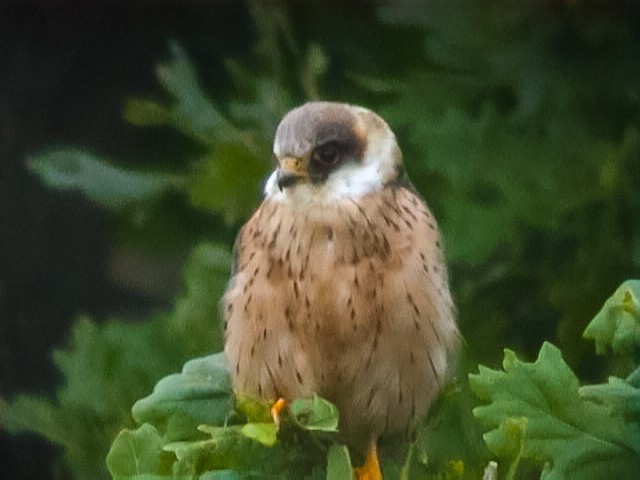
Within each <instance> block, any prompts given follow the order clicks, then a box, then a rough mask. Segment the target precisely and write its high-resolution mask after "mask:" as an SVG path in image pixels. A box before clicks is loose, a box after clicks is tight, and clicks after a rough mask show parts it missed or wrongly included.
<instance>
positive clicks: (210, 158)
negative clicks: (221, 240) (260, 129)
mask: <svg viewBox="0 0 640 480" xmlns="http://www.w3.org/2000/svg"><path fill="white" fill-rule="evenodd" d="M266 155H268V152H267V151H266V150H265V158H264V159H258V158H257V157H255V156H254V154H253V153H251V152H250V151H249V150H248V149H247V148H246V147H245V146H243V145H242V144H240V143H232V142H226V141H225V142H219V143H217V144H216V145H215V147H214V148H213V150H212V151H211V153H210V154H209V155H207V156H206V157H205V158H203V159H202V160H201V161H200V162H199V164H198V166H197V169H196V171H195V172H194V175H193V177H192V183H191V185H190V186H189V195H190V198H191V202H192V203H193V205H194V206H196V207H201V208H205V209H207V210H211V211H213V212H217V213H221V214H222V215H223V217H224V219H225V221H226V222H227V223H229V224H233V223H236V222H239V221H240V220H244V219H245V218H246V217H248V216H249V215H250V214H251V212H252V211H253V210H254V209H255V208H256V206H257V205H258V203H259V201H260V195H261V191H260V190H261V184H262V180H263V179H264V177H265V174H266V173H267V168H268V166H269V164H268V161H267V160H268V159H267V157H266ZM239 192H243V193H242V194H238V193H239Z"/></svg>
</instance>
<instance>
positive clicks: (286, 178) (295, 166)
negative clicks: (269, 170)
mask: <svg viewBox="0 0 640 480" xmlns="http://www.w3.org/2000/svg"><path fill="white" fill-rule="evenodd" d="M308 177H309V175H308V173H307V162H305V161H304V160H303V159H301V158H297V157H285V158H283V159H282V160H281V161H280V168H279V169H278V175H277V177H276V179H277V182H278V188H279V189H280V190H282V189H284V188H287V187H291V186H293V185H295V184H296V183H298V182H300V181H303V180H306V179H307V178H308Z"/></svg>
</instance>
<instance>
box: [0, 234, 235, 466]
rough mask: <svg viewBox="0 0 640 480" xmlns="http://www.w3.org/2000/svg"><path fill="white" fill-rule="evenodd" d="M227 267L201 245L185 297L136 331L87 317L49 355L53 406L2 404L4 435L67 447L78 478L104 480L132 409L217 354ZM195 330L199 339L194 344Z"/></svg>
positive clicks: (189, 268)
mask: <svg viewBox="0 0 640 480" xmlns="http://www.w3.org/2000/svg"><path fill="white" fill-rule="evenodd" d="M229 264H230V259H229V254H228V253H227V252H226V251H225V250H222V249H220V247H218V246H215V245H208V244H203V245H200V246H199V247H198V248H197V249H195V251H194V252H193V254H192V256H191V258H190V260H189V261H188V262H187V265H186V267H185V278H186V291H185V294H184V295H183V296H181V297H180V298H179V299H178V301H177V303H176V308H175V310H174V311H173V312H172V313H169V314H157V315H155V316H153V317H152V318H150V319H147V320H144V321H140V322H133V323H132V322H125V321H122V320H119V319H112V320H109V321H107V322H106V323H102V324H97V323H96V322H94V321H93V320H91V319H90V318H89V317H87V316H81V317H80V318H78V319H77V321H76V324H75V326H74V329H73V332H72V341H71V344H70V345H69V346H68V347H67V348H66V349H60V350H56V351H54V353H53V360H54V362H55V364H56V366H57V367H58V369H59V370H60V373H61V375H62V376H63V378H64V379H65V384H64V385H63V386H62V387H61V388H60V389H59V390H58V393H57V395H56V399H55V401H52V400H50V399H47V398H44V397H30V396H19V397H17V398H15V399H13V400H12V401H11V402H6V401H4V400H1V399H0V423H1V424H2V425H3V428H5V429H6V430H7V431H9V432H24V431H32V432H37V433H38V434H40V435H42V436H44V437H45V438H47V439H48V440H50V441H52V442H54V443H57V444H59V445H62V446H64V447H65V456H66V461H67V464H68V467H69V469H70V470H71V471H72V472H74V475H75V476H76V477H77V478H100V477H102V478H106V475H107V472H106V470H105V469H104V466H103V465H104V457H105V455H106V452H107V451H108V448H109V445H110V443H111V440H112V438H113V436H114V435H115V434H116V433H117V432H118V431H119V430H120V428H122V426H123V425H130V424H132V420H131V413H130V408H131V405H132V403H133V402H134V401H135V400H137V399H138V398H140V397H142V396H143V395H145V394H146V393H147V392H148V391H149V390H150V389H151V388H152V387H153V385H154V383H155V382H156V381H158V379H159V378H161V377H162V376H163V375H165V374H167V373H168V372H171V371H175V370H176V369H177V368H178V367H179V366H180V364H181V363H183V362H184V361H186V360H187V359H188V358H190V357H192V356H194V355H202V354H203V353H205V352H208V351H212V350H215V349H218V348H220V345H221V342H220V335H219V334H216V333H215V332H216V331H217V329H218V320H217V315H218V305H217V300H216V299H217V298H219V297H220V295H222V291H223V288H224V285H225V284H226V280H227V278H228V272H229ZM212 298H213V299H214V300H213V301H212V300H211V299H212ZM194 330H196V331H200V332H203V334H202V335H199V336H196V337H195V338H193V335H192V332H193V331H194ZM134 415H135V412H134Z"/></svg>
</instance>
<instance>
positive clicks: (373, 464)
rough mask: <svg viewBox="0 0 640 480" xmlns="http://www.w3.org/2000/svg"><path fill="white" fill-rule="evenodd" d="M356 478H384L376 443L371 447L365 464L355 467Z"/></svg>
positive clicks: (361, 479)
mask: <svg viewBox="0 0 640 480" xmlns="http://www.w3.org/2000/svg"><path fill="white" fill-rule="evenodd" d="M353 473H354V474H355V478H356V480H382V472H380V463H379V462H378V451H377V449H376V444H375V443H374V444H373V445H372V446H371V447H369V451H368V452H367V457H366V458H365V460H364V465H363V466H361V467H356V468H354V469H353Z"/></svg>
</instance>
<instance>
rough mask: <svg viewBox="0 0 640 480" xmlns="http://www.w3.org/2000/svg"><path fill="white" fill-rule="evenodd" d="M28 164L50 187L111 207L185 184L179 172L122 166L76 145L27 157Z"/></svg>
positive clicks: (136, 201) (127, 203)
mask: <svg viewBox="0 0 640 480" xmlns="http://www.w3.org/2000/svg"><path fill="white" fill-rule="evenodd" d="M28 166H29V168H30V169H31V170H32V171H33V172H34V173H35V174H37V175H38V176H39V177H40V179H41V180H42V181H43V182H44V183H45V184H46V185H48V186H49V187H52V188H56V189H58V190H63V191H79V192H82V193H83V194H84V195H85V196H86V197H87V198H88V199H89V200H91V201H93V202H96V203H97V204H99V205H101V206H102V207H105V208H108V209H112V210H121V209H123V208H125V207H128V206H131V205H133V204H139V203H142V202H148V201H151V200H153V199H155V198H157V197H159V196H160V195H161V194H163V193H165V192H166V191H169V190H179V189H182V188H183V187H184V186H185V185H186V184H185V179H184V178H183V177H180V176H178V175H168V174H162V173H157V172H134V171H129V170H125V169H122V168H118V167H115V166H113V165H111V164H110V163H109V162H107V161H106V160H104V159H101V158H99V157H97V156H95V155H92V154H89V153H87V152H83V151H81V150H77V149H62V150H53V151H49V152H44V153H40V154H38V155H36V156H34V157H32V158H31V159H30V160H29V161H28Z"/></svg>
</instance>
